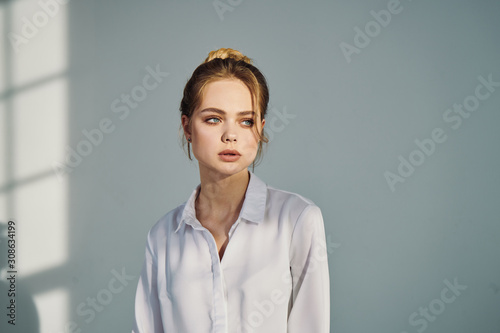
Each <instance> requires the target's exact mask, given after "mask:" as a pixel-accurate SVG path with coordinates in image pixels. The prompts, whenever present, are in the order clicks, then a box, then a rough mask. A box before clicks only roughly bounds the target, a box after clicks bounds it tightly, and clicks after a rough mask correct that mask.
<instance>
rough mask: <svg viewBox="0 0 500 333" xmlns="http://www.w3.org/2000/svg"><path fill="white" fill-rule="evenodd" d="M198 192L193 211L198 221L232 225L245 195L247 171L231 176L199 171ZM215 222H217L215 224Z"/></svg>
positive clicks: (247, 178) (247, 179)
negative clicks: (199, 184) (199, 185)
mask: <svg viewBox="0 0 500 333" xmlns="http://www.w3.org/2000/svg"><path fill="white" fill-rule="evenodd" d="M200 181H201V182H200V183H201V187H200V191H199V192H198V195H197V198H196V201H195V209H196V217H197V218H198V220H200V221H202V222H203V221H207V222H208V223H210V224H213V223H217V224H218V223H221V224H227V223H230V224H232V223H233V222H234V221H228V219H229V220H231V219H232V218H233V217H234V216H236V217H237V216H238V215H239V213H240V210H241V208H242V206H243V201H244V199H245V193H246V190H247V187H248V183H249V181H250V174H249V172H248V170H247V169H244V170H242V171H241V172H238V173H237V174H234V175H231V176H220V175H213V174H209V173H208V172H202V171H201V169H200ZM216 221H217V222H216Z"/></svg>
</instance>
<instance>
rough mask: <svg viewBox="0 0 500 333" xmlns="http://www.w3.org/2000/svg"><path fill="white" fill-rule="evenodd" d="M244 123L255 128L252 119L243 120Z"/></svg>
mask: <svg viewBox="0 0 500 333" xmlns="http://www.w3.org/2000/svg"><path fill="white" fill-rule="evenodd" d="M243 122H244V123H245V125H247V126H253V120H252V119H246V120H243Z"/></svg>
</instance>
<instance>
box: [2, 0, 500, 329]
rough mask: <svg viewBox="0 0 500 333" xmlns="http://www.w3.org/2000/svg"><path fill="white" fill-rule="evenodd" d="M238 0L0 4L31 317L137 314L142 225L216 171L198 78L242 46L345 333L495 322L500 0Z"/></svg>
mask: <svg viewBox="0 0 500 333" xmlns="http://www.w3.org/2000/svg"><path fill="white" fill-rule="evenodd" d="M45 1H48V0H45ZM221 1H222V2H223V3H226V4H227V3H231V4H232V5H229V6H230V7H229V8H230V9H231V10H228V11H226V12H224V13H223V14H221V16H219V14H218V13H217V11H216V9H215V7H214V5H213V3H212V1H211V0H207V1H201V0H196V1H195V0H186V1H176V0H171V1H130V0H122V1H78V2H77V1H70V2H68V3H67V4H62V2H63V1H62V0H61V1H60V2H61V4H59V5H58V6H57V8H56V6H52V9H50V8H49V9H46V10H45V12H51V13H52V16H50V17H49V15H48V14H46V15H45V17H46V18H48V19H47V21H46V22H45V21H44V14H43V13H45V12H44V11H43V9H42V7H41V5H40V4H39V3H38V2H37V1H32V0H29V1H28V0H25V1H2V2H0V8H1V11H2V12H1V13H2V14H1V16H0V19H1V22H2V30H1V32H2V40H1V41H2V43H3V44H2V48H1V50H2V55H1V62H2V65H1V66H2V67H1V72H0V74H1V77H3V78H5V80H4V79H3V78H2V80H0V81H1V84H0V89H1V91H0V98H1V99H0V112H1V115H2V116H1V118H0V121H1V124H2V127H1V131H0V132H1V133H2V135H1V140H2V146H1V151H0V152H1V153H2V156H5V158H2V159H1V160H2V163H1V164H2V165H1V166H0V168H1V169H0V171H1V178H0V180H1V182H0V199H1V202H0V212H1V216H0V219H1V222H2V223H3V224H4V225H5V224H6V223H7V221H8V220H14V222H16V226H17V229H16V232H17V234H16V237H17V243H16V246H17V252H16V253H17V257H16V259H17V262H16V265H17V267H16V268H17V269H18V273H17V280H16V283H17V284H16V286H17V290H18V295H19V300H18V301H19V302H20V304H25V305H23V306H21V305H19V306H18V308H17V320H18V325H17V326H16V328H17V331H18V332H21V331H22V332H42V333H52V332H53V333H59V332H77V331H79V330H80V331H81V332H127V331H130V328H131V325H132V313H133V312H132V311H133V302H134V295H135V288H136V284H137V279H138V275H139V271H140V268H141V265H142V260H143V254H144V245H145V238H146V233H147V231H148V230H149V228H150V227H151V226H152V225H153V224H154V223H155V222H156V221H157V220H158V219H159V218H160V217H161V216H162V215H164V214H165V213H166V212H167V211H169V210H171V209H173V208H175V207H176V206H178V205H179V204H181V203H182V202H184V201H185V200H186V199H187V197H188V196H189V194H190V193H191V191H192V190H193V188H194V187H195V186H196V185H197V184H198V182H199V174H198V169H197V164H196V162H189V161H188V159H187V157H186V156H185V154H184V152H183V151H182V149H181V148H180V146H179V143H178V129H179V119H180V117H179V112H178V105H179V102H180V99H181V94H182V89H183V87H184V84H185V82H186V80H187V79H188V77H189V75H190V74H191V73H192V71H193V70H194V68H195V67H196V66H197V65H198V64H199V63H201V62H202V61H203V60H204V58H205V57H206V55H207V54H208V52H209V51H210V50H213V49H217V48H219V47H231V48H235V49H239V50H241V51H242V52H243V53H245V54H246V55H248V56H249V57H251V58H253V59H254V60H255V65H256V66H257V67H259V68H260V69H261V70H262V72H263V73H264V74H265V75H266V77H267V79H268V81H269V84H270V89H271V108H270V112H269V115H268V122H267V123H266V124H269V127H268V131H270V132H272V133H271V134H270V135H271V136H272V141H271V143H270V145H269V148H268V150H267V152H266V154H265V157H264V161H263V163H262V164H261V165H260V166H258V167H257V168H256V169H255V173H256V174H257V175H258V176H259V177H260V178H261V179H263V180H264V181H266V182H267V183H268V184H270V185H272V186H274V187H277V188H282V189H285V190H289V191H293V192H297V193H300V194H302V195H303V196H305V197H308V198H310V199H312V200H313V201H314V202H315V203H316V204H317V205H318V206H320V208H321V209H322V212H323V216H324V220H325V226H326V233H327V237H328V245H329V247H328V250H329V265H330V274H331V315H332V319H331V332H340V333H344V332H345V333H348V332H368V331H369V332H380V333H382V332H383V333H386V332H395V333H401V332H407V333H413V332H424V331H425V332H439V333H446V332H450V333H451V332H453V333H458V332H463V333H466V332H467V333H468V332H485V333H486V332H488V333H489V332H500V266H499V255H500V242H499V239H500V223H499V222H500V219H499V216H500V205H499V203H500V202H499V199H500V192H499V188H500V186H499V185H500V176H499V175H498V171H499V170H500V151H499V149H498V144H499V143H500V131H498V123H499V121H500V112H499V111H500V109H499V108H500V84H498V83H493V84H490V85H488V87H486V86H484V83H483V82H484V80H486V81H488V80H491V81H494V82H500V66H499V64H500V63H499V59H500V43H499V42H498V36H499V33H500V21H499V20H498V17H499V14H500V3H499V2H498V1H486V0H483V1H463V0H458V1H411V0H401V2H400V3H399V5H398V3H397V2H395V1H391V0H389V1H388V0H383V1H382V0H381V1H379V0H377V1H367V0H365V1H357V2H352V1H283V0H281V1H272V2H270V1H262V0H260V1H249V0H232V1H227V2H226V0H221ZM49 2H50V1H49ZM388 8H389V10H390V11H388ZM381 10H385V12H383V13H390V15H391V17H390V20H389V19H388V17H387V15H385V16H384V15H383V14H379V17H378V19H379V21H382V22H381V23H377V21H376V19H375V16H377V14H376V13H380V11H381ZM371 11H374V13H375V14H373V13H371ZM40 13H41V14H40ZM37 15H38V16H37ZM23 18H26V19H27V20H28V21H30V22H32V23H33V22H35V23H37V24H38V28H37V27H36V26H35V29H33V27H31V28H32V29H31V30H30V28H29V27H27V26H28V25H29V24H28V23H26V22H27V21H26V20H23ZM36 20H37V21H36ZM384 20H385V21H384ZM33 24H34V23H33ZM23 29H24V34H25V35H26V36H25V35H23ZM366 30H368V31H366ZM33 31H35V32H33ZM359 31H362V32H361V33H360V32H359ZM9 33H14V34H17V36H18V37H19V36H24V38H25V39H23V40H22V42H20V41H19V40H20V39H14V40H17V42H16V43H15V44H14V45H13V44H12V40H13V39H12V38H14V37H13V36H14V35H12V34H11V35H9ZM9 36H10V38H11V39H9ZM28 37H29V38H28ZM16 50H17V51H16ZM156 67H158V68H159V69H160V71H162V72H168V73H169V74H168V75H166V74H165V75H164V76H163V77H160V78H159V81H160V82H158V85H157V87H156V88H155V89H152V90H149V91H147V90H144V89H142V88H141V86H142V84H143V79H144V77H145V76H146V75H147V74H148V68H149V69H150V70H151V69H155V68H156ZM488 89H489V90H488ZM131 92H134V93H135V96H136V97H137V98H138V99H139V101H137V102H138V103H137V106H134V108H132V107H125V105H126V104H125V103H124V102H122V101H120V98H121V95H122V94H125V93H128V94H130V93H131ZM144 92H146V93H147V96H142V95H141V93H144ZM142 97H144V98H142ZM464 104H465V106H462V110H459V108H460V107H461V106H460V105H464ZM127 109H128V111H127ZM468 110H470V111H468ZM284 115H288V116H286V117H285V116H284ZM273 118H275V119H276V120H272V119H273ZM271 123H273V124H274V126H271ZM99 126H101V130H100V131H101V133H103V134H102V139H101V138H100V137H99V135H96V136H95V140H97V141H95V142H96V143H95V144H92V143H90V144H89V139H88V138H87V137H86V136H85V134H84V133H83V131H84V130H87V131H92V130H93V129H96V128H99ZM105 131H107V132H105ZM93 133H96V132H95V131H94V132H93ZM85 142H86V143H85ZM70 149H73V150H78V149H80V151H81V152H85V154H87V156H83V157H82V159H81V160H80V161H78V160H77V159H76V157H74V156H73V157H72V160H71V159H70V160H67V159H68V158H69V157H68V156H69V152H70ZM58 163H59V164H58ZM71 163H74V164H73V166H71V165H70V164H71ZM61 165H66V169H60V167H61ZM58 168H59V169H58ZM56 170H59V171H56ZM3 237H4V240H5V233H4V236H3ZM4 244H5V242H4ZM2 253H6V249H5V248H4V249H3V250H2ZM3 256H4V257H5V255H3ZM4 265H5V260H4V259H2V266H4ZM123 273H125V274H126V275H127V276H129V278H124V279H122V280H121V282H120V280H116V275H121V274H123ZM2 277H3V281H4V282H2V283H3V284H5V282H6V280H5V272H4V275H2ZM110 283H111V284H112V286H110ZM453 285H455V287H453ZM2 288H8V286H7V285H5V286H3V285H2ZM111 290H112V291H113V292H111ZM0 297H1V300H2V306H1V307H2V309H5V307H4V304H7V303H6V302H8V297H7V294H6V292H5V291H4V290H2V294H1V296H0ZM92 299H95V302H96V303H95V304H94V305H92V302H93V300H92ZM4 300H5V301H4ZM2 312H5V310H2ZM0 325H2V326H0V328H1V330H2V332H4V329H7V330H6V331H8V332H10V331H12V332H15V331H16V330H13V327H12V325H7V324H6V323H5V315H4V314H2V322H1V323H0ZM22 325H25V326H24V328H23V327H22ZM65 325H66V328H65Z"/></svg>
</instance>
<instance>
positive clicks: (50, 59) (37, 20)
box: [10, 0, 68, 88]
mask: <svg viewBox="0 0 500 333" xmlns="http://www.w3.org/2000/svg"><path fill="white" fill-rule="evenodd" d="M40 3H46V1H43V2H41V1H33V0H29V1H27V0H25V1H13V2H12V18H11V21H12V30H11V31H12V32H14V33H16V34H17V35H18V36H19V37H21V38H23V39H22V41H23V42H22V43H18V44H17V45H18V47H17V49H18V52H15V53H14V55H15V56H14V57H13V59H12V61H13V66H12V71H13V77H12V81H13V87H14V88H16V87H19V86H21V85H24V84H27V83H30V82H33V81H36V80H40V79H43V78H46V77H50V76H53V75H58V74H60V73H64V72H65V70H66V69H67V66H68V63H67V62H68V54H67V47H66V41H67V33H68V26H67V10H66V9H67V8H66V7H67V6H68V5H63V4H59V3H58V2H57V1H51V2H50V3H51V4H52V6H49V7H47V6H45V7H42V6H41V5H40ZM10 44H11V43H10ZM11 46H12V44H11ZM14 49H15V48H13V50H14Z"/></svg>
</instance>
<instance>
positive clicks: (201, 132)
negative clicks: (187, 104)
mask: <svg viewBox="0 0 500 333" xmlns="http://www.w3.org/2000/svg"><path fill="white" fill-rule="evenodd" d="M254 112H256V111H255V110H253V108H252V96H251V93H250V90H249V89H248V88H247V86H246V85H245V84H244V83H243V82H242V81H240V80H236V79H224V80H218V81H215V82H211V83H209V84H207V85H206V86H205V89H204V92H203V98H202V101H201V104H200V106H199V107H198V108H197V109H196V110H195V111H194V112H193V115H192V116H191V117H192V119H191V135H189V134H187V137H191V146H192V152H193V155H194V156H195V157H196V159H197V160H198V162H199V165H200V172H202V171H208V172H215V173H220V174H224V175H232V174H236V173H238V172H241V171H243V170H245V171H246V169H247V168H248V166H249V165H250V164H251V163H252V162H253V161H254V159H255V156H256V155H257V149H258V142H259V138H258V135H257V130H258V131H259V132H261V131H262V128H263V126H264V123H265V120H261V119H260V114H258V115H257V118H256V120H257V123H256V124H254V120H253V118H254ZM188 120H189V119H188V118H187V117H186V116H183V117H182V123H183V125H184V130H185V131H186V130H188V128H187V123H188ZM225 150H232V151H231V152H230V153H234V154H235V155H231V154H224V151H225Z"/></svg>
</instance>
